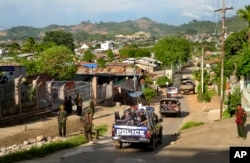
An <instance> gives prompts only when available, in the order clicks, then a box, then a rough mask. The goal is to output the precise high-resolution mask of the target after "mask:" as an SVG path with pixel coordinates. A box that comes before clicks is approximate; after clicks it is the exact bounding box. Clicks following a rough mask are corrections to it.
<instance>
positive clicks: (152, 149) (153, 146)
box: [149, 136, 156, 151]
mask: <svg viewBox="0 0 250 163" xmlns="http://www.w3.org/2000/svg"><path fill="white" fill-rule="evenodd" d="M155 147H156V142H155V137H154V136H153V137H152V138H151V141H150V143H149V149H150V150H151V151H154V150H155Z"/></svg>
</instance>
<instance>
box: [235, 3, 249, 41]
mask: <svg viewBox="0 0 250 163" xmlns="http://www.w3.org/2000/svg"><path fill="white" fill-rule="evenodd" d="M236 13H237V15H238V16H239V17H240V18H242V19H243V20H245V21H247V23H248V41H249V42H250V5H246V6H245V9H238V10H237V12H236Z"/></svg>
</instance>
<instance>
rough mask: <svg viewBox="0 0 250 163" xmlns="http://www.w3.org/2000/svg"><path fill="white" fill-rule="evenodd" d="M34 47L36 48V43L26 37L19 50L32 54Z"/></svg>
mask: <svg viewBox="0 0 250 163" xmlns="http://www.w3.org/2000/svg"><path fill="white" fill-rule="evenodd" d="M35 46H36V42H35V40H34V38H32V37H28V38H27V39H26V41H25V43H24V44H23V46H22V48H21V49H22V51H24V52H32V53H34V51H35Z"/></svg>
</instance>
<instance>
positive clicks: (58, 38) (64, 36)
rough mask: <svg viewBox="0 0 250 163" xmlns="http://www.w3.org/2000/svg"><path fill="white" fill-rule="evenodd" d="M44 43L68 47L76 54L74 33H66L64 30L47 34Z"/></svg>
mask: <svg viewBox="0 0 250 163" xmlns="http://www.w3.org/2000/svg"><path fill="white" fill-rule="evenodd" d="M43 41H44V42H46V43H50V42H54V43H55V44H56V45H59V46H60V45H62V46H66V47H67V48H68V49H70V50H71V51H72V52H74V43H73V41H74V40H73V36H72V33H69V32H64V31H63V30H58V31H51V32H46V33H45V37H44V38H43Z"/></svg>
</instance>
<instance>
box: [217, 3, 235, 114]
mask: <svg viewBox="0 0 250 163" xmlns="http://www.w3.org/2000/svg"><path fill="white" fill-rule="evenodd" d="M232 9H233V7H230V8H226V7H225V0H222V8H220V9H218V10H215V12H218V11H220V12H221V15H222V16H221V19H222V20H221V26H222V29H221V79H220V80H221V81H220V96H221V98H220V119H222V111H223V101H224V42H225V19H226V10H232Z"/></svg>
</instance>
